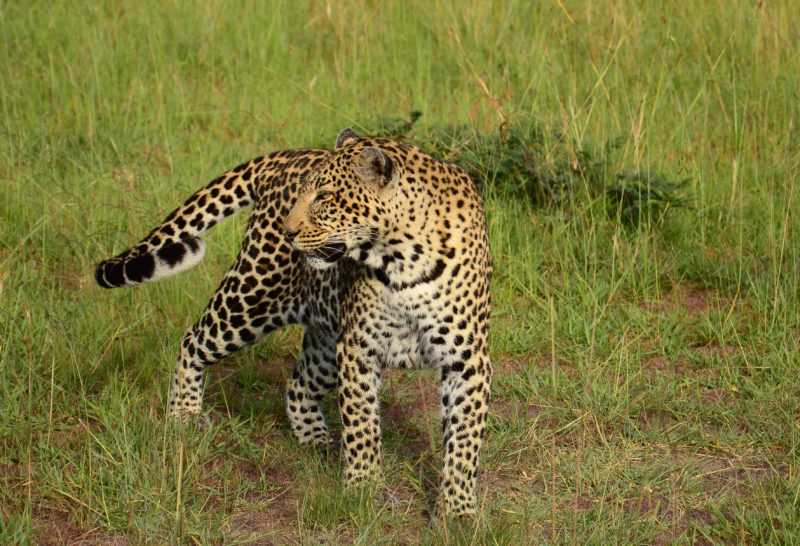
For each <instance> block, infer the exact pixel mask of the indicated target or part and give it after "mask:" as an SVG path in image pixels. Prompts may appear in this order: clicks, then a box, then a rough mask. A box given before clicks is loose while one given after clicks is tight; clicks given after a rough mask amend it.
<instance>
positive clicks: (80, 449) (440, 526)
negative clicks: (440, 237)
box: [0, 0, 800, 544]
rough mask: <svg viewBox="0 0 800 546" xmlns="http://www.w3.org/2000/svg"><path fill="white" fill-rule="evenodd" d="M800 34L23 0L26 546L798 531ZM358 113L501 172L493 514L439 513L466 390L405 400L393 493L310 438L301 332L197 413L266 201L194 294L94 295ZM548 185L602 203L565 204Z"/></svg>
mask: <svg viewBox="0 0 800 546" xmlns="http://www.w3.org/2000/svg"><path fill="white" fill-rule="evenodd" d="M540 4H542V5H540ZM798 25H800V15H798V11H797V9H796V7H795V6H794V5H793V3H791V2H788V1H787V2H764V3H763V4H761V3H752V2H740V3H733V4H730V3H715V2H712V3H705V4H699V5H692V4H690V3H683V4H682V3H671V4H663V3H662V4H659V3H655V4H652V7H651V5H650V4H643V5H639V6H637V5H635V3H626V2H603V3H597V2H575V1H565V2H563V3H562V2H556V3H553V4H552V5H549V4H547V3H537V2H521V1H517V2H514V1H509V2H489V1H475V2H468V3H465V5H463V6H461V7H457V8H454V7H453V6H452V4H451V3H448V2H413V3H412V2H409V3H407V2H382V3H367V5H366V6H364V5H362V3H359V2H352V3H338V4H337V3H330V5H328V4H322V3H309V4H305V3H290V2H283V3H281V2H277V3H255V2H205V3H202V5H198V4H190V3H182V2H175V1H172V0H169V1H165V2H137V3H130V2H128V3H112V2H91V3H86V4H82V3H74V2H72V3H70V2H57V3H48V2H34V3H28V4H26V5H24V6H23V5H22V4H21V3H13V2H6V3H2V4H0V40H2V47H1V48H0V89H1V90H2V93H0V194H2V199H0V543H25V542H32V543H48V542H50V543H62V542H66V543H71V542H79V541H82V540H84V541H93V542H106V541H109V540H118V541H128V542H133V543H143V542H149V543H175V542H179V541H180V542H203V543H206V542H218V543H219V542H222V543H247V542H256V543H276V544H283V543H300V544H315V543H320V542H324V543H359V544H380V543H384V544H396V543H417V542H421V543H429V544H439V543H453V544H457V543H459V544H460V543H464V544H470V543H488V544H522V543H549V542H562V543H575V544H583V543H598V544H611V543H624V542H630V543H689V542H699V543H737V542H747V543H793V542H796V541H797V540H796V537H798V536H800V478H799V477H798V471H800V469H799V468H798V463H797V461H798V455H799V453H798V447H799V446H800V438H799V437H800V407H798V405H799V402H798V401H800V374H798V371H800V358H799V357H798V341H799V340H800V306H799V305H798V304H799V303H800V274H799V273H800V246H798V243H797V237H798V233H800V231H799V230H800V214H798V212H800V211H798V206H797V202H798V196H797V195H796V192H797V188H796V186H797V183H798V180H800V140H798V138H799V137H798V135H800V132H799V131H798V128H797V126H798V124H800V97H798V92H799V91H798V86H797V82H798V80H800V46H799V45H798V43H799V42H798V40H797V36H796V34H797V28H798ZM411 111H419V112H422V116H421V117H420V118H419V119H418V120H416V122H415V123H414V124H413V126H411V125H410V124H406V126H403V124H402V121H401V120H402V119H403V118H407V117H408V116H409V114H408V113H409V112H411ZM346 126H353V127H355V128H356V129H357V130H360V131H362V132H368V131H374V132H377V131H379V130H399V131H404V132H406V133H407V134H406V136H407V137H408V138H410V139H411V140H413V141H415V142H417V143H419V144H420V145H421V146H423V147H424V148H427V149H429V150H433V151H436V152H437V153H441V154H443V155H446V156H447V157H449V158H450V159H453V160H455V161H461V162H463V163H465V164H467V165H468V166H469V167H470V168H472V169H474V170H475V172H479V173H483V176H481V179H479V180H478V182H479V183H480V184H481V186H482V187H483V188H484V192H485V195H486V205H487V213H488V219H489V225H490V238H491V245H492V250H493V254H494V257H495V279H494V284H493V298H494V315H493V323H492V340H491V342H492V345H491V350H492V356H493V360H494V362H495V368H496V371H497V373H496V379H495V383H494V388H493V406H492V409H491V414H490V419H489V424H488V435H487V442H486V446H485V449H484V452H483V456H482V467H481V468H482V470H481V473H480V475H479V487H480V488H479V496H480V503H481V510H480V514H479V516H478V517H477V518H476V519H475V521H474V522H463V523H458V522H447V523H443V522H442V521H440V520H439V518H438V517H437V516H435V514H436V507H435V503H436V484H437V483H438V474H437V472H438V469H439V464H440V463H439V460H440V456H441V447H440V446H439V438H440V434H441V433H440V431H439V430H438V428H439V425H438V417H437V415H436V411H437V410H436V402H435V400H436V397H435V392H436V388H437V385H436V378H435V376H434V375H433V374H431V373H425V372H420V373H411V374H406V373H392V374H389V376H388V379H387V382H386V384H385V388H384V392H383V395H382V404H383V408H384V436H385V459H386V460H385V472H386V487H387V489H388V492H389V495H388V497H390V498H392V499H393V501H392V502H388V503H373V502H372V501H371V500H369V499H371V498H372V495H371V493H370V492H369V491H360V492H359V491H356V492H344V491H343V489H342V487H341V474H340V468H339V464H338V462H337V461H336V459H335V458H331V457H326V456H325V455H322V454H316V453H313V452H310V451H308V450H305V449H301V448H300V447H298V446H297V445H296V443H295V442H294V440H293V439H292V438H291V433H290V431H289V429H288V425H287V421H286V417H285V415H284V411H283V405H282V402H281V396H282V390H283V383H284V380H285V377H286V374H287V373H288V371H289V370H290V368H291V365H292V360H293V359H294V358H295V357H296V356H297V354H298V351H299V342H300V338H301V335H300V331H299V330H298V329H296V328H295V329H289V330H287V331H285V332H280V333H278V334H276V335H274V336H271V337H270V338H269V339H268V340H267V341H265V342H264V343H262V344H261V345H259V346H257V347H255V348H251V349H248V350H245V351H243V352H241V353H239V354H237V355H235V356H234V357H232V358H230V359H228V360H226V361H225V362H223V363H221V364H220V365H219V366H218V367H217V368H215V370H214V371H213V372H212V374H211V377H210V379H209V387H208V396H207V407H208V409H209V411H210V412H211V414H212V416H213V418H214V420H215V421H216V423H217V425H216V426H215V427H214V428H213V429H212V430H211V431H208V432H196V431H193V430H184V429H182V428H181V427H178V426H175V425H174V424H173V423H171V422H169V421H168V420H167V419H166V417H165V413H166V412H165V406H166V391H167V382H168V377H169V375H170V373H171V369H172V365H173V361H174V360H173V359H174V358H175V354H176V350H177V345H178V340H179V338H180V335H181V332H182V331H183V329H184V328H185V327H186V326H187V325H188V324H190V323H191V321H193V320H194V319H195V318H196V317H197V316H198V315H199V313H200V312H201V310H202V308H203V306H204V305H205V303H206V301H207V298H208V297H209V296H210V295H211V293H212V292H213V290H214V288H215V287H216V284H217V283H218V282H219V279H220V278H221V276H222V274H223V273H224V271H225V270H226V268H227V267H228V265H229V264H230V263H231V262H232V261H233V259H234V256H235V255H236V252H237V250H238V245H239V241H240V238H241V233H242V229H243V227H244V222H245V216H246V215H242V217H241V218H237V219H236V220H234V221H230V222H228V223H226V224H224V225H222V226H219V227H218V228H216V229H215V230H214V232H213V233H212V234H210V236H209V237H208V240H209V243H210V251H209V255H208V256H207V257H206V259H205V261H204V263H203V264H202V265H201V266H199V267H197V268H195V269H194V270H192V271H191V272H188V273H186V274H184V275H182V276H180V277H177V278H173V279H169V280H165V281H163V282H161V283H157V284H155V285H152V286H143V287H140V288H136V289H131V290H119V291H103V290H101V289H100V288H98V287H96V286H95V285H94V284H93V279H92V271H93V264H94V263H95V262H96V261H98V260H100V259H102V258H105V257H108V256H111V255H113V254H115V253H117V252H119V251H121V250H123V249H124V248H126V247H127V246H128V245H130V244H131V243H132V242H135V241H136V240H138V239H139V238H140V237H141V236H142V235H144V234H145V233H147V232H148V231H149V229H151V228H152V227H153V226H154V225H155V224H156V223H157V222H158V221H160V220H161V218H163V216H164V215H165V214H166V213H167V212H168V211H169V210H171V209H172V208H173V207H174V206H175V205H177V204H178V203H180V202H181V201H182V200H183V199H185V198H186V197H187V196H188V195H189V194H191V193H192V192H193V191H194V189H195V188H197V187H199V186H200V185H202V184H204V183H206V182H207V181H208V180H210V179H211V178H213V177H214V176H216V175H217V174H219V173H220V172H222V171H223V170H226V169H228V168H230V167H232V166H235V165H237V164H238V163H240V162H241V161H243V160H246V159H249V158H251V157H255V156H256V155H259V154H261V153H264V152H267V151H271V150H275V149H285V148H290V147H307V146H325V147H330V146H331V145H332V143H333V142H334V140H335V138H336V135H337V134H338V132H339V131H340V130H341V129H342V128H343V127H346ZM503 135H504V136H503ZM509 135H510V136H511V137H514V138H518V139H522V141H524V142H528V144H527V145H529V146H530V148H529V149H528V151H527V152H525V148H524V146H523V145H522V144H520V142H521V141H520V140H517V141H515V140H513V139H511V140H508V138H507V137H508V136H509ZM532 136H533V137H535V138H533V137H532ZM529 137H530V138H532V140H530V141H525V140H524V139H525V138H529ZM531 142H533V143H531ZM493 154H494V155H493ZM503 154H506V155H503ZM515 154H516V155H515ZM509 158H511V159H509ZM503 161H506V162H505V163H504V162H503ZM509 161H510V162H509ZM581 165H595V166H598V167H597V169H595V170H594V171H591V170H588V171H587V170H586V169H583V168H577V167H579V166H581ZM601 167H602V168H601ZM537 173H538V174H537ZM540 174H541V175H542V176H541V179H542V180H550V181H552V180H567V181H568V182H569V184H568V187H569V191H568V192H565V193H563V198H561V199H559V200H558V202H557V203H554V202H552V200H549V201H548V200H546V199H544V200H543V199H540V198H539V197H537V195H536V194H535V192H534V195H533V197H536V198H533V197H532V196H531V194H530V192H531V191H532V190H531V187H529V186H527V185H526V184H528V183H529V182H530V181H531V180H535V179H536V176H539V175H540ZM506 175H510V178H508V176H506ZM617 175H622V176H621V177H619V176H617ZM626 176H628V178H625V177H626ZM548 177H549V178H548ZM559 177H561V178H559ZM509 180H511V182H509ZM684 180H685V183H684V184H683V185H682V186H678V185H676V186H669V184H670V183H673V182H680V181H684ZM623 183H628V184H631V183H632V184H633V185H632V186H630V185H628V186H624V185H623V186H622V187H624V188H629V190H628V191H631V190H630V188H633V190H632V191H634V193H633V194H630V195H634V198H633V200H632V201H631V200H630V199H628V200H627V201H625V200H624V199H623V200H619V199H618V200H616V201H615V200H614V199H613V198H609V197H608V196H609V195H610V194H613V192H614V191H617V192H619V191H620V190H619V189H617V190H614V188H615V187H619V186H620V184H623ZM514 184H516V186H514ZM637 184H638V185H637ZM664 184H667V185H666V186H665V185H664ZM665 188H666V190H668V192H674V193H668V194H667V198H666V201H664V200H663V199H662V201H659V199H660V197H659V196H662V197H663V195H662V194H655V193H652V190H659V191H665ZM648 192H651V193H648ZM637 196H638V197H637ZM673 198H675V199H680V200H685V201H681V202H680V204H682V205H685V206H682V207H666V208H665V207H663V206H661V204H663V202H669V201H670V200H671V199H673ZM632 204H633V205H635V206H636V207H640V208H641V207H645V208H646V209H647V211H650V212H647V211H646V212H647V213H646V214H639V213H636V212H630V210H629V209H628V208H626V207H629V206H631V205H632ZM650 205H652V207H650ZM648 207H650V208H648ZM665 209H666V210H665ZM651 212H652V213H651ZM327 409H328V412H327V413H328V415H329V416H330V420H331V421H332V423H333V427H334V429H336V428H337V419H336V416H335V413H336V411H335V401H333V400H331V401H330V402H329V403H328V407H327ZM432 514H434V515H433V516H432Z"/></svg>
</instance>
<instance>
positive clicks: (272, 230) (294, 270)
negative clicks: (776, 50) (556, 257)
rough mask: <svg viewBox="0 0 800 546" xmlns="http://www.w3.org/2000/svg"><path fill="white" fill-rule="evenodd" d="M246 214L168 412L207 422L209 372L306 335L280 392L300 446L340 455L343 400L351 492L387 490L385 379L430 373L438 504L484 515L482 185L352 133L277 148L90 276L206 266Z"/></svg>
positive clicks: (107, 284) (139, 278) (486, 258)
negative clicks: (387, 372)
mask: <svg viewBox="0 0 800 546" xmlns="http://www.w3.org/2000/svg"><path fill="white" fill-rule="evenodd" d="M251 205H252V207H253V210H252V212H251V214H250V217H249V219H248V222H247V227H246V230H245V233H244V237H243V240H242V244H241V249H240V251H239V253H238V256H237V257H236V259H235V262H234V264H233V266H232V267H231V268H230V269H229V270H228V271H227V272H226V273H225V275H224V276H223V279H222V281H221V283H220V285H219V288H218V289H217V290H216V292H215V293H214V294H213V295H212V296H211V298H210V300H209V303H208V305H207V306H206V308H205V310H204V311H203V313H202V314H201V316H200V318H199V320H198V321H197V322H196V323H194V324H193V325H192V326H191V327H189V328H188V329H187V330H186V331H185V333H184V335H183V338H182V340H181V342H180V348H179V351H178V357H177V362H176V365H175V372H174V375H173V377H172V379H171V384H170V389H169V410H168V411H169V414H170V416H172V417H174V418H176V419H179V420H181V421H183V422H184V423H191V422H194V423H196V424H197V425H199V426H209V425H210V419H209V418H208V416H207V414H205V413H203V411H202V400H203V392H204V385H205V376H206V371H207V369H208V368H209V366H211V365H212V364H214V363H216V362H218V361H219V360H221V359H223V358H224V357H226V356H228V355H231V354H232V353H235V352H236V351H238V350H240V349H242V348H243V347H246V346H248V345H252V344H254V343H257V342H258V341H260V340H261V339H262V338H263V337H264V336H265V335H266V334H268V333H269V332H271V331H273V330H275V329H277V328H280V327H282V326H285V325H289V324H299V325H302V326H303V327H304V333H303V340H302V351H301V353H300V356H299V358H298V360H297V362H296V364H295V365H294V368H293V370H292V371H291V374H289V375H288V379H287V382H286V390H285V395H284V399H285V404H286V412H287V416H288V422H289V425H290V428H291V430H292V433H293V435H294V436H295V438H296V439H297V441H298V442H299V444H302V445H309V446H313V447H316V448H321V449H328V448H330V447H331V445H332V443H333V440H332V437H331V434H330V432H329V431H328V428H327V425H326V422H325V419H324V416H323V413H322V408H321V406H322V400H323V398H325V396H326V395H327V394H328V393H330V392H334V393H335V396H336V398H337V401H338V409H339V414H340V418H341V429H342V430H341V434H340V439H339V442H338V451H339V453H340V457H341V460H342V465H343V468H344V482H345V486H346V487H347V488H352V487H356V486H363V485H365V484H368V483H371V482H380V480H381V478H382V470H381V469H382V459H383V448H382V440H381V417H380V402H379V393H380V389H381V383H382V380H383V370H384V369H387V368H401V369H423V368H430V369H434V370H436V371H437V372H438V376H439V379H440V397H439V406H440V415H441V428H442V442H443V446H442V447H443V461H442V471H441V481H440V487H439V495H440V498H441V505H442V507H443V509H444V513H445V514H446V515H448V516H456V517H459V516H474V515H475V514H476V508H477V493H476V486H477V471H478V463H479V454H480V451H481V448H482V444H483V441H484V436H485V430H486V421H487V416H488V408H489V398H490V389H491V381H492V364H491V361H490V357H489V319H490V314H491V298H490V283H491V276H492V257H491V253H490V249H489V237H488V230H487V222H486V213H485V207H484V204H483V199H482V197H481V194H480V192H479V190H478V189H477V187H476V185H475V183H474V182H473V180H472V179H471V178H470V176H469V175H468V174H467V172H466V171H465V170H464V169H462V168H461V167H459V166H458V165H456V164H454V163H450V162H446V161H443V160H440V159H437V158H435V157H433V156H431V155H429V154H428V153H426V152H424V151H423V150H422V149H420V148H419V147H417V146H414V145H412V144H410V143H407V142H405V141H399V140H392V139H388V138H379V137H361V136H359V135H358V134H357V133H356V132H355V131H353V130H352V129H350V128H347V129H345V130H344V131H342V132H341V133H340V135H339V136H338V138H337V140H336V143H335V146H334V148H333V149H332V150H326V149H315V148H308V149H297V150H284V151H276V152H272V153H271V154H268V155H265V156H261V157H259V158H256V159H253V160H252V161H249V162H247V163H243V164H241V165H239V166H238V167H236V168H234V169H232V170H231V171H228V172H226V173H225V174H223V175H221V176H219V177H218V178H216V179H214V180H213V181H211V182H210V183H209V184H208V185H206V186H205V187H203V188H201V189H200V190H198V191H197V192H196V193H195V194H194V195H192V196H191V197H190V198H189V199H188V200H187V201H186V202H185V203H183V204H182V205H181V206H180V207H178V208H177V209H175V210H174V211H173V212H172V213H170V214H169V215H168V216H167V217H166V219H165V220H164V221H163V222H162V223H161V224H160V225H159V226H157V227H156V228H155V229H153V230H152V231H151V232H150V233H149V234H148V235H147V236H146V237H145V238H144V239H142V240H141V241H140V242H139V243H137V244H135V245H134V246H132V247H131V248H129V249H128V250H125V251H124V252H122V253H121V254H119V255H117V256H116V257H114V258H111V259H108V260H105V261H102V262H100V263H99V264H98V265H97V267H96V270H95V279H96V281H97V283H98V284H99V285H100V286H101V287H104V288H114V287H122V286H133V285H138V284H141V283H145V282H151V281H156V280H159V279H162V278H165V277H168V276H171V275H174V274H177V273H180V272H182V271H185V270H187V269H189V268H191V267H193V266H195V265H196V264H198V263H199V262H200V261H201V260H202V258H203V257H204V255H205V251H206V245H205V242H204V240H203V239H202V235H203V234H204V233H205V232H206V231H207V230H208V229H210V228H211V227H213V226H214V225H215V224H217V223H218V222H220V221H221V220H223V219H224V218H227V217H229V216H231V215H232V214H234V213H236V212H237V211H239V210H241V209H243V208H246V207H248V206H251Z"/></svg>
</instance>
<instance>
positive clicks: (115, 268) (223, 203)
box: [94, 158, 267, 288]
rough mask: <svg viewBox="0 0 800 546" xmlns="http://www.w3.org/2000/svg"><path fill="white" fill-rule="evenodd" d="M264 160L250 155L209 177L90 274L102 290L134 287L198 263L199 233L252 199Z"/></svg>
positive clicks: (203, 247) (202, 252)
mask: <svg viewBox="0 0 800 546" xmlns="http://www.w3.org/2000/svg"><path fill="white" fill-rule="evenodd" d="M266 159H267V158H258V159H254V160H253V161H250V162H248V163H244V164H242V165H239V166H238V167H236V168H235V169H233V170H231V171H228V172H227V173H225V174H223V175H222V176H220V177H219V178H216V179H215V180H213V181H211V182H210V183H209V184H208V185H207V186H205V187H204V188H202V189H200V190H198V191H197V192H196V193H195V194H194V195H192V196H191V197H190V198H189V199H188V200H187V201H186V202H185V203H184V204H183V205H181V206H180V207H178V208H177V209H175V210H174V211H172V213H170V215H169V216H167V218H166V219H165V220H164V221H163V222H162V223H161V225H159V226H158V227H156V228H155V229H154V230H153V231H151V232H150V234H149V235H147V237H145V238H144V239H142V240H141V241H140V242H139V243H137V244H136V245H134V246H133V247H131V248H129V249H128V250H126V251H125V252H123V253H122V254H119V255H118V256H115V257H114V258H110V259H108V260H105V261H102V262H100V263H99V264H98V265H97V269H95V273H94V278H95V280H96V281H97V284H99V285H100V286H102V287H103V288H117V287H120V286H135V285H137V284H142V283H145V282H152V281H157V280H159V279H163V278H164V277H169V276H171V275H176V274H178V273H181V272H183V271H186V270H187V269H190V268H192V267H194V266H195V265H197V264H198V263H199V262H200V261H201V260H202V259H203V256H205V252H206V243H205V241H203V240H202V239H201V238H200V236H201V235H203V234H204V233H205V232H206V231H208V230H209V229H210V228H212V227H213V226H214V225H216V224H217V223H218V222H219V221H221V220H224V219H225V218H227V217H228V216H231V215H233V214H235V213H236V212H238V211H239V210H241V209H242V208H245V207H247V206H248V205H251V204H252V203H253V202H254V201H255V199H256V183H255V179H256V175H255V172H257V171H259V170H260V169H261V167H262V165H261V163H262V162H263V161H265V160H266Z"/></svg>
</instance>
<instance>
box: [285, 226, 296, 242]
mask: <svg viewBox="0 0 800 546" xmlns="http://www.w3.org/2000/svg"><path fill="white" fill-rule="evenodd" d="M298 233H300V230H299V229H289V228H288V227H284V228H283V236H284V237H286V241H287V242H289V243H291V242H292V241H294V238H295V237H296V236H297V234H298Z"/></svg>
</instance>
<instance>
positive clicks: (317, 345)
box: [286, 326, 338, 447]
mask: <svg viewBox="0 0 800 546" xmlns="http://www.w3.org/2000/svg"><path fill="white" fill-rule="evenodd" d="M337 375H338V374H337V370H336V334H335V333H334V332H326V331H323V330H320V329H317V328H313V327H310V326H309V327H308V328H306V331H305V334H304V335H303V353H302V355H301V356H300V359H299V360H298V361H297V364H296V365H295V368H294V370H293V371H292V375H291V377H290V378H289V380H288V381H287V388H286V413H287V414H288V416H289V422H290V423H291V426H292V432H293V433H294V435H295V438H297V441H298V442H300V443H301V444H312V445H314V446H316V447H327V446H328V445H329V444H330V442H331V438H330V434H328V427H327V426H325V418H324V416H323V415H322V410H321V408H320V402H321V401H322V399H323V398H324V397H325V395H326V394H327V393H328V392H330V391H331V390H332V389H333V388H334V387H335V386H336V380H337Z"/></svg>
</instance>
